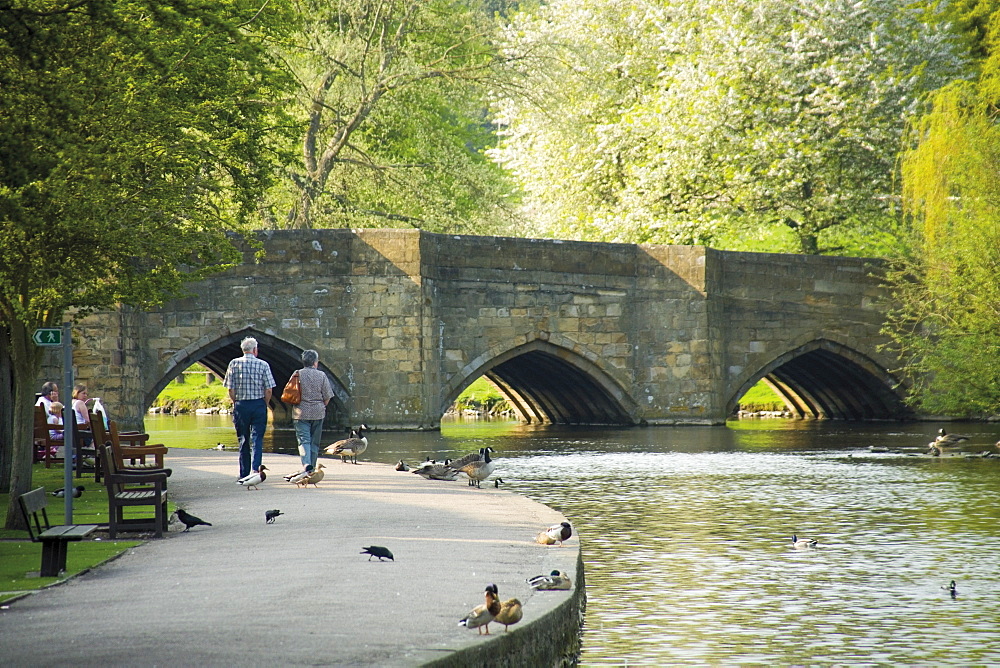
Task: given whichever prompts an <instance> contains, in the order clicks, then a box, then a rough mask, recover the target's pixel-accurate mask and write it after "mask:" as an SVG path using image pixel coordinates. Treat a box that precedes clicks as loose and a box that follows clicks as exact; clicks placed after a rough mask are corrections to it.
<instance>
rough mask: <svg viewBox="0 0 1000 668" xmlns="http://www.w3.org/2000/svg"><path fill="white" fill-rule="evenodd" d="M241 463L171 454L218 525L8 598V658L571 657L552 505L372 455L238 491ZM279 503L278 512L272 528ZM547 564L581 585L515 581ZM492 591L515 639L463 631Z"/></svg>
mask: <svg viewBox="0 0 1000 668" xmlns="http://www.w3.org/2000/svg"><path fill="white" fill-rule="evenodd" d="M236 457H237V455H236V453H234V452H220V451H214V450H171V453H170V455H169V459H168V462H169V465H170V466H171V468H173V471H174V473H173V476H172V477H171V479H170V494H171V498H172V499H173V500H174V501H175V502H176V503H177V504H178V505H180V506H183V507H184V508H186V509H187V510H188V511H189V512H191V513H193V514H195V515H197V516H199V517H201V518H203V519H205V520H206V521H209V522H212V525H213V526H211V527H203V526H199V527H196V528H194V529H192V530H191V531H189V532H181V531H180V530H179V529H180V527H178V526H175V527H173V528H172V530H171V531H170V532H169V533H168V535H167V536H166V537H165V538H163V539H161V540H151V541H149V542H148V543H146V544H145V545H142V546H141V547H138V548H135V549H133V550H129V551H128V552H127V553H126V554H124V555H122V557H120V558H119V559H116V560H115V561H113V562H111V563H109V564H106V565H105V566H102V567H101V568H99V569H97V570H95V571H92V572H90V573H86V574H84V575H82V576H80V577H79V578H76V579H74V580H73V581H71V582H69V583H67V584H66V585H64V586H60V587H56V588H54V589H51V590H45V591H42V592H40V593H38V594H35V595H32V596H29V597H28V598H26V599H22V600H19V601H16V602H14V603H13V604H12V605H11V607H10V609H8V610H4V611H2V612H0V654H2V655H3V656H4V657H13V659H12V660H6V659H5V664H6V665H17V666H40V665H56V664H68V663H73V664H75V665H130V664H133V663H135V662H137V661H141V662H142V663H148V664H155V665H167V666H172V665H232V664H245V665H279V664H280V665H315V664H316V663H323V664H334V665H379V666H386V665H393V666H396V665H398V666H404V665H405V666H416V665H425V664H430V663H436V664H437V665H460V664H465V665H468V662H467V661H466V659H465V658H462V656H461V654H460V653H463V652H475V653H476V656H477V658H475V663H477V664H481V665H514V664H515V663H516V664H519V665H526V664H533V665H541V664H545V665H551V664H552V663H553V660H552V659H553V657H552V654H553V652H556V653H557V654H558V656H557V657H555V658H556V659H557V660H560V661H566V662H570V661H572V658H573V656H575V653H576V652H577V651H578V649H579V629H580V615H581V611H582V607H583V603H584V591H583V588H582V586H579V585H581V584H582V579H583V574H582V561H581V560H580V554H579V541H578V538H577V537H576V536H574V537H573V538H572V539H571V540H570V542H569V543H568V544H567V545H566V546H565V547H558V546H552V547H546V546H542V545H538V544H537V543H535V542H534V540H533V539H534V536H535V534H536V533H537V532H538V531H539V529H540V528H542V527H545V526H549V525H551V524H554V523H558V522H560V521H562V520H563V519H564V518H563V516H562V515H561V514H560V513H558V512H556V511H555V510H552V509H551V508H548V507H546V506H544V505H542V504H539V503H536V502H534V501H531V500H529V499H526V498H524V497H521V496H518V495H516V494H513V493H510V492H507V491H505V490H503V489H496V488H494V487H484V488H483V489H475V488H470V487H468V486H467V485H465V484H464V483H463V482H460V481H456V482H438V481H428V480H424V479H423V478H420V477H419V476H415V475H413V474H410V473H401V472H397V471H395V470H393V468H392V467H391V466H389V465H385V464H373V463H367V462H365V463H362V464H361V465H358V466H353V465H350V464H342V463H340V462H337V461H334V460H327V459H324V460H323V462H324V463H325V464H326V465H327V477H326V479H325V480H324V481H323V482H321V483H320V485H319V487H318V488H309V489H298V488H296V487H294V486H292V485H289V484H288V483H285V482H284V481H283V480H282V479H281V477H280V474H281V473H283V472H286V470H287V472H290V471H292V470H295V469H296V468H297V458H296V457H292V456H288V455H275V454H267V455H266V456H265V464H266V465H268V466H269V467H270V468H271V469H272V471H273V473H272V476H271V477H270V478H269V479H268V480H267V481H265V483H264V484H263V485H262V486H261V489H260V491H252V490H250V491H248V490H246V489H244V488H242V487H240V486H238V485H236V484H235V483H234V479H235V473H236V471H237V461H236ZM272 508H278V509H280V510H281V511H282V512H283V513H284V514H283V515H282V516H280V517H278V518H277V521H276V522H275V523H274V524H265V522H264V516H263V515H264V511H265V510H268V509H272ZM372 544H375V545H384V546H386V547H389V549H390V550H392V552H393V553H394V557H395V558H394V560H393V561H379V560H372V561H368V560H366V556H365V555H362V554H360V551H361V548H362V547H364V546H367V545H372ZM551 570H562V571H566V572H569V573H571V574H572V576H573V579H574V582H575V583H576V585H577V586H575V587H574V589H573V590H572V591H569V592H535V591H532V590H531V588H530V587H529V586H528V585H527V583H526V582H525V579H526V578H527V577H531V576H533V575H537V574H539V573H548V572H550V571H551ZM488 583H495V584H496V585H497V586H498V588H499V591H500V597H501V599H506V598H510V597H517V598H518V599H520V600H521V601H522V603H523V604H524V619H523V621H522V622H521V623H520V624H517V625H515V626H513V627H511V629H510V632H509V633H506V634H505V633H504V632H503V628H502V626H499V625H497V624H495V623H494V624H491V627H490V629H491V632H492V633H491V635H490V636H485V635H484V636H479V635H478V634H477V633H476V632H475V631H469V630H467V629H464V628H461V627H459V626H457V622H458V620H459V619H461V618H462V617H463V616H464V615H465V614H466V613H468V612H469V610H471V609H472V608H473V607H474V606H476V605H478V604H479V603H481V602H482V600H483V589H484V588H485V586H486V584H488ZM94 601H101V603H100V604H99V605H96V606H95V604H94V603H93V602H94ZM98 618H99V619H100V622H99V623H97V622H95V620H96V619H98ZM109 629H113V632H111V631H108V630H109ZM567 629H572V630H573V633H572V634H569V635H568V634H567ZM570 635H571V637H569V636H570ZM39 638H44V639H45V641H44V642H38V639H39ZM251 639H252V640H251ZM567 643H569V644H567ZM26 647H30V648H31V651H30V652H25V651H24V648H26ZM560 657H561V658H560Z"/></svg>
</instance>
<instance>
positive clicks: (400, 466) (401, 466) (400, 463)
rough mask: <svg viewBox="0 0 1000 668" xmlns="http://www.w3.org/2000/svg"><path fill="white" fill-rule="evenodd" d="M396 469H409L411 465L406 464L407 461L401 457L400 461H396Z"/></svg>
mask: <svg viewBox="0 0 1000 668" xmlns="http://www.w3.org/2000/svg"><path fill="white" fill-rule="evenodd" d="M396 470H397V471H409V470H410V467H409V466H407V465H406V462H404V461H403V460H402V459H400V460H399V461H398V462H396Z"/></svg>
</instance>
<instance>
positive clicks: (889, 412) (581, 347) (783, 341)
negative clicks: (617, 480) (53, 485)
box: [44, 229, 907, 429]
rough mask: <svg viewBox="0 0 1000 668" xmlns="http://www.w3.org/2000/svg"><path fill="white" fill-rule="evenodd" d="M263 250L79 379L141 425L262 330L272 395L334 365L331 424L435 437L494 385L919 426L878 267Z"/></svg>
mask: <svg viewBox="0 0 1000 668" xmlns="http://www.w3.org/2000/svg"><path fill="white" fill-rule="evenodd" d="M261 240H262V241H263V246H264V250H265V254H264V256H263V259H261V260H260V261H259V262H256V261H255V260H254V253H253V251H252V250H251V249H249V248H248V249H247V250H246V252H245V255H244V258H245V259H244V263H243V264H241V265H239V266H237V267H235V268H233V269H230V270H227V271H225V272H224V273H221V274H218V275H216V276H214V277H213V278H210V279H208V280H205V281H202V282H200V283H196V284H192V285H191V286H190V295H189V296H187V297H185V298H182V299H177V300H175V301H171V302H168V303H166V304H164V305H163V307H162V308H157V309H154V310H149V311H136V310H133V309H130V308H121V309H118V310H116V311H114V312H100V313H95V314H92V315H89V316H87V317H85V318H82V319H78V320H77V321H76V322H75V324H74V346H75V357H74V365H75V374H76V377H77V380H78V381H79V382H84V383H86V384H88V386H90V387H91V388H92V392H91V394H93V395H99V396H101V397H102V399H103V400H104V401H105V403H107V404H108V405H109V408H111V411H112V414H113V415H114V416H117V417H118V418H119V419H120V420H121V421H122V422H123V423H125V424H127V425H130V426H139V425H141V423H142V418H143V415H144V414H145V412H146V410H147V409H148V408H149V407H150V406H151V405H152V404H153V403H154V401H155V399H156V397H157V395H158V394H159V393H160V391H161V390H162V389H163V388H164V387H165V386H166V384H167V383H168V382H169V381H170V380H171V379H173V378H175V377H176V376H177V375H178V374H180V373H181V372H182V371H184V370H185V369H186V368H187V367H189V366H190V365H191V364H193V363H195V362H201V363H202V364H204V365H205V366H207V367H208V368H209V369H212V370H213V371H215V372H216V373H219V374H222V373H224V372H225V369H226V365H227V363H228V362H229V360H230V359H231V358H233V357H236V356H238V355H239V354H240V351H239V342H240V340H241V339H242V338H243V337H244V336H246V335H253V336H255V337H256V338H257V339H258V340H259V342H260V355H261V358H262V359H264V360H266V361H267V362H269V363H270V365H271V368H272V369H273V372H274V376H275V380H276V381H277V383H278V388H277V390H276V395H279V394H280V390H281V387H283V385H284V383H285V381H286V380H287V379H288V377H289V375H290V374H291V372H292V371H293V370H294V369H296V368H298V367H299V366H301V365H300V363H299V355H300V353H301V351H303V350H305V349H308V348H312V349H315V350H317V351H319V354H320V366H321V368H322V369H323V370H324V371H325V372H326V373H327V374H328V375H329V377H330V379H331V380H332V382H333V385H334V387H335V389H336V399H335V400H334V401H332V402H331V404H330V408H329V410H328V415H327V420H328V424H329V425H331V426H333V425H337V424H339V425H348V424H357V423H358V422H362V421H364V422H367V423H368V424H369V425H371V426H373V427H374V428H376V429H435V428H437V427H438V426H439V425H440V419H441V416H442V414H443V413H444V412H445V411H446V410H447V408H448V407H449V406H450V405H451V404H452V402H454V400H455V398H456V397H457V396H458V395H459V393H461V392H462V390H464V389H465V388H466V387H467V386H468V385H469V384H470V383H471V382H472V381H474V380H475V379H477V378H478V377H480V376H486V377H487V378H488V379H490V380H491V381H492V382H493V383H495V384H496V385H497V386H498V387H499V388H500V389H501V390H502V392H503V393H504V394H505V395H506V396H507V397H508V398H509V399H510V400H511V402H512V403H513V405H514V406H515V407H516V409H517V411H518V412H519V414H520V415H521V417H522V418H523V419H524V420H526V421H531V422H542V423H545V422H551V423H568V424H615V425H643V424H649V425H675V424H720V423H723V422H724V421H725V419H726V418H727V416H729V415H731V414H732V413H733V411H734V408H735V407H736V405H737V401H738V400H739V398H740V397H741V396H742V395H743V393H744V392H746V390H747V389H749V388H750V387H751V386H752V385H754V384H755V383H756V382H757V381H759V380H761V379H765V380H766V381H767V382H769V383H770V384H771V385H772V386H773V387H774V388H775V389H776V390H777V391H778V392H779V393H780V394H781V395H782V396H783V397H784V398H785V400H786V402H787V403H788V405H789V407H790V408H791V409H792V410H793V411H794V412H795V413H796V414H798V415H799V416H801V417H812V418H837V419H852V420H853V419H887V418H900V417H905V416H906V414H907V413H906V409H905V407H904V406H903V404H902V402H901V401H900V398H899V395H898V393H897V392H898V389H899V388H898V386H897V380H896V379H895V378H894V377H893V375H892V374H891V373H890V372H889V371H888V370H889V369H892V368H894V366H895V360H894V359H893V358H892V357H891V356H888V355H887V354H886V353H883V352H881V351H880V348H879V346H880V344H881V343H884V342H885V341H884V339H883V337H881V336H880V334H879V329H880V327H881V325H882V320H883V317H882V311H881V308H882V307H881V298H882V297H883V291H882V290H881V288H880V287H879V280H878V278H877V270H878V264H877V262H876V261H873V260H864V259H857V258H842V257H813V256H801V255H782V254H765V253H737V252H726V251H716V250H711V249H707V248H703V247H699V246H655V245H631V244H611V243H588V242H571V241H557V240H535V239H513V238H499V237H473V236H450V235H440V234H429V233H426V232H421V231H417V230H372V229H364V230H346V229H343V230H309V231H282V232H272V233H262V235H261ZM57 357H58V356H57V355H56V354H51V357H50V358H47V362H50V364H47V366H46V368H45V370H44V371H45V377H46V378H57V379H61V378H62V375H61V372H60V370H59V367H58V366H57V365H58V363H59V360H58V359H57ZM272 408H273V410H274V418H275V419H276V420H277V421H278V422H281V421H283V420H284V419H286V418H287V407H286V406H284V405H283V404H281V403H280V402H279V401H277V399H274V400H273V401H272Z"/></svg>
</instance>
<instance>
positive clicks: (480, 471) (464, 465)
mask: <svg viewBox="0 0 1000 668" xmlns="http://www.w3.org/2000/svg"><path fill="white" fill-rule="evenodd" d="M491 452H493V448H490V447H486V448H480V449H479V452H478V453H470V454H468V455H465V456H464V457H462V458H460V459H456V460H455V461H453V462H451V464H450V466H451V468H452V469H453V470H454V471H456V472H457V473H464V474H465V475H467V476H468V477H469V486H470V487H472V486H475V487H479V486H480V484H481V483H482V482H483V481H484V480H486V479H487V478H488V477H490V474H491V473H493V469H494V468H496V462H494V461H493V460H492V459H490V453H491Z"/></svg>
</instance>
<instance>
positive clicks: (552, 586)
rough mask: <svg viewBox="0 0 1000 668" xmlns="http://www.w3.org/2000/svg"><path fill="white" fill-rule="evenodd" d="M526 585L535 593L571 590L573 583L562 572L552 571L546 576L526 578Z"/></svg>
mask: <svg viewBox="0 0 1000 668" xmlns="http://www.w3.org/2000/svg"><path fill="white" fill-rule="evenodd" d="M527 583H528V584H529V585H531V588H532V589H534V590H536V591H561V590H566V589H572V588H573V581H572V580H570V579H569V576H567V575H566V574H565V573H563V572H562V571H552V572H551V573H549V574H548V575H536V576H535V577H533V578H528V579H527Z"/></svg>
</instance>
